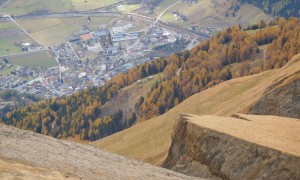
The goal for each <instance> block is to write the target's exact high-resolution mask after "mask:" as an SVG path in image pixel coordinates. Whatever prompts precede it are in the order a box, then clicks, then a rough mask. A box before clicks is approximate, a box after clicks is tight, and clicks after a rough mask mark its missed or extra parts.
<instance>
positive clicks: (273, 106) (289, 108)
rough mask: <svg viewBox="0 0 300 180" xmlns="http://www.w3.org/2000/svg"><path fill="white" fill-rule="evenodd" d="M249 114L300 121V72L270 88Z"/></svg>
mask: <svg viewBox="0 0 300 180" xmlns="http://www.w3.org/2000/svg"><path fill="white" fill-rule="evenodd" d="M249 114H257V115H260V114H267V115H276V116H285V117H292V118H298V119H300V72H298V73H296V74H294V75H293V76H291V77H287V78H284V79H282V80H280V81H278V82H277V83H275V84H274V85H273V86H271V87H269V88H268V89H267V90H266V91H265V93H264V94H263V96H262V98H261V99H260V100H258V101H257V102H256V103H255V104H254V105H253V106H252V107H251V108H250V110H249Z"/></svg>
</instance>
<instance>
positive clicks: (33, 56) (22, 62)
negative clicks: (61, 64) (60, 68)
mask: <svg viewBox="0 0 300 180" xmlns="http://www.w3.org/2000/svg"><path fill="white" fill-rule="evenodd" d="M7 59H8V61H9V62H10V63H11V64H15V65H18V66H23V67H54V66H57V63H56V61H55V59H53V58H52V57H51V56H50V54H49V53H48V52H46V51H43V52H35V53H28V54H22V55H14V56H9V57H7Z"/></svg>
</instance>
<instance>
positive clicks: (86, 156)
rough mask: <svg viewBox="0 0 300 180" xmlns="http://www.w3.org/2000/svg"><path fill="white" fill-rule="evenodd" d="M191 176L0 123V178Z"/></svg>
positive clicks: (180, 177) (153, 177)
mask: <svg viewBox="0 0 300 180" xmlns="http://www.w3.org/2000/svg"><path fill="white" fill-rule="evenodd" d="M67 178H72V179H73V178H74V179H126V180H127V179H192V178H191V177H187V176H184V175H182V174H178V173H175V172H172V171H170V170H167V169H163V168H159V167H156V166H152V165H149V164H143V163H141V162H138V161H135V160H130V159H126V158H125V157H122V156H119V155H115V154H112V153H109V152H106V151H103V150H101V149H99V148H95V147H93V146H90V145H87V144H80V143H75V142H69V141H62V140H58V139H55V138H51V137H48V136H44V135H41V134H37V133H33V132H30V131H25V130H21V129H18V128H15V127H12V126H7V125H3V124H0V179H67Z"/></svg>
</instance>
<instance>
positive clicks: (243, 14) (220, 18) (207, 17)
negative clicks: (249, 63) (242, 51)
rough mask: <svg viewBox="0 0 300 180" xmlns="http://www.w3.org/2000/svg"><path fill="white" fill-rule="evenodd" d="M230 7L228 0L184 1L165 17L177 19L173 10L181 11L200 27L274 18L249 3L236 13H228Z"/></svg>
mask: <svg viewBox="0 0 300 180" xmlns="http://www.w3.org/2000/svg"><path fill="white" fill-rule="evenodd" d="M158 8H159V7H158ZM229 9H232V7H231V5H230V1H228V0H201V1H198V3H196V4H190V5H188V4H186V3H184V2H182V3H180V4H179V5H177V6H175V7H173V8H171V9H170V10H169V11H168V12H167V13H166V14H165V18H163V19H164V20H167V19H170V20H171V19H175V18H174V16H173V15H172V12H173V11H179V12H180V13H182V14H184V15H186V16H187V18H188V20H187V22H188V23H196V24H198V25H199V26H200V27H208V26H215V27H220V28H223V27H228V26H232V25H235V24H241V25H242V26H246V25H249V24H255V23H257V22H260V21H261V20H262V19H264V20H265V21H270V20H271V19H272V16H271V15H268V14H265V13H264V11H263V10H261V9H259V8H257V7H255V6H253V5H250V4H247V3H245V4H242V5H241V6H240V7H239V9H238V10H237V12H235V13H234V15H232V13H228V11H229ZM230 12H231V11H230ZM167 17H170V18H167ZM171 22H174V21H171ZM178 23H179V22H178Z"/></svg>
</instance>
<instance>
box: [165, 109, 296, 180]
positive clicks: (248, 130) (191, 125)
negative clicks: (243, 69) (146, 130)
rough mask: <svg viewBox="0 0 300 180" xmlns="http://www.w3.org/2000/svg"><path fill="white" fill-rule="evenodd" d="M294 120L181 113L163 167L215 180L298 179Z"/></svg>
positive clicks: (273, 117) (274, 117)
mask: <svg viewBox="0 0 300 180" xmlns="http://www.w3.org/2000/svg"><path fill="white" fill-rule="evenodd" d="M299 130H300V120H298V119H291V118H283V117H277V116H257V115H242V114H236V115H235V118H234V117H218V116H209V115H204V116H195V115H181V116H180V117H179V118H178V120H177V121H176V123H175V126H174V132H173V138H172V145H171V148H170V150H169V155H168V157H167V160H166V162H165V164H164V166H165V167H167V168H170V169H172V170H175V171H177V172H181V173H184V174H188V175H193V176H198V177H204V178H221V179H263V178H266V177H267V178H268V179H299V177H300V137H299V136H298V133H299Z"/></svg>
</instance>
